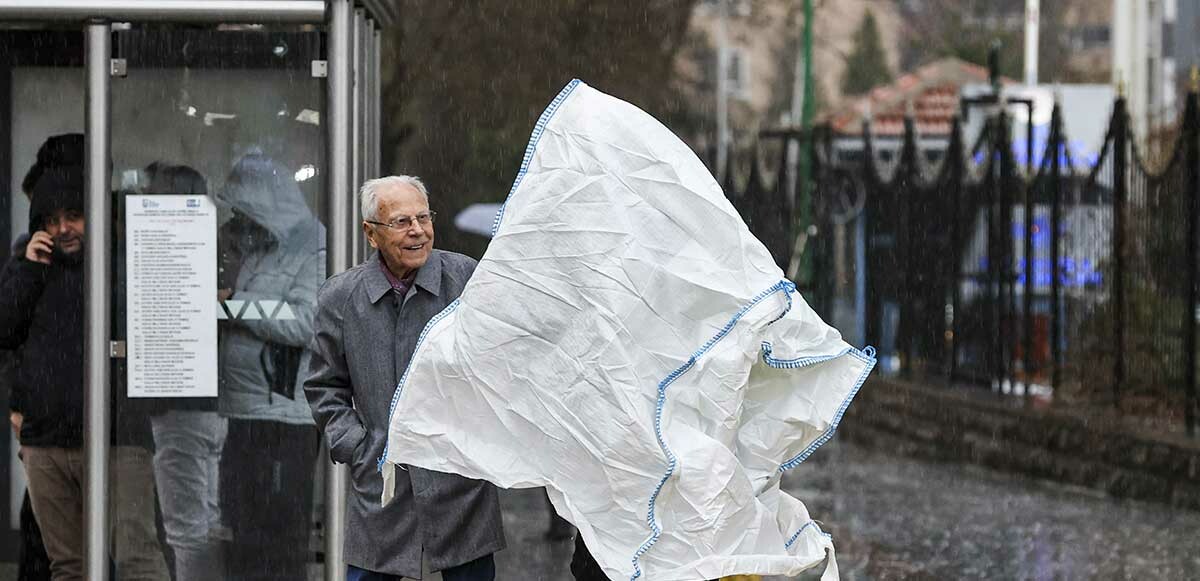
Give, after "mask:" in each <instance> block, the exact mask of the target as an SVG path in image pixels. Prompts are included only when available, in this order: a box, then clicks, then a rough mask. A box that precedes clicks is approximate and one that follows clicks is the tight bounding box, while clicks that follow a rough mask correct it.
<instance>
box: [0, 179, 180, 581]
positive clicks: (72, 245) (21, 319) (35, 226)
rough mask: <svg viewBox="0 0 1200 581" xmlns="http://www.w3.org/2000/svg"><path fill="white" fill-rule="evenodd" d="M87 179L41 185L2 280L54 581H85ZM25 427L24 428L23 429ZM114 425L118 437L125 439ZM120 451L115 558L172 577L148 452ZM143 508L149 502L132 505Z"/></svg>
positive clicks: (1, 330) (0, 337)
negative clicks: (158, 525) (19, 249)
mask: <svg viewBox="0 0 1200 581" xmlns="http://www.w3.org/2000/svg"><path fill="white" fill-rule="evenodd" d="M84 225H85V221H84V215H83V171H82V168H80V167H67V168H54V169H51V170H47V171H46V172H45V173H44V174H43V175H41V176H40V177H39V178H38V181H37V185H36V186H34V188H33V197H32V200H31V206H30V211H29V230H30V232H32V234H31V235H30V238H29V242H28V243H27V244H26V245H25V248H24V252H23V253H21V254H19V255H18V256H16V257H15V258H14V259H13V260H10V261H9V263H8V265H7V266H5V268H4V272H3V273H0V348H3V349H17V348H20V358H19V361H18V363H17V369H16V382H17V383H18V384H19V385H21V386H22V389H23V390H24V393H25V396H24V399H23V401H22V412H23V414H22V416H21V418H20V419H19V421H14V423H18V424H19V427H18V429H19V433H20V442H21V459H22V461H23V462H24V464H25V474H26V477H27V479H28V481H29V497H30V500H31V501H32V504H33V512H34V514H35V515H36V516H37V521H38V523H39V524H40V525H41V526H42V540H43V541H44V542H45V545H46V552H47V553H48V554H49V556H50V569H51V573H52V576H53V578H54V579H55V580H56V581H58V580H68V579H70V580H73V579H80V580H82V579H83V531H84V523H83V520H84V515H83V501H84V498H83V497H84V490H83V481H84V458H83V455H84V452H83V399H84V397H83V327H84V325H83V321H84V304H85V293H84V289H85V287H84V268H83V257H84V245H85V243H86V238H85V236H84ZM14 427H17V426H14ZM118 431H119V430H118V429H117V426H116V425H114V433H115V432H118ZM120 443H121V442H115V443H114V446H113V447H112V459H111V462H112V465H111V471H112V475H113V478H114V481H116V482H119V483H120V486H116V487H113V490H114V491H115V494H116V496H114V498H113V499H112V500H113V503H114V506H116V507H118V510H113V511H111V521H110V522H109V527H110V531H111V532H112V538H113V545H112V557H113V561H114V562H115V564H116V568H117V572H118V575H119V576H120V578H121V579H129V580H134V579H139V580H155V581H159V580H161V581H166V580H167V579H169V578H170V575H169V573H168V572H167V568H166V561H165V560H164V559H163V555H162V551H161V549H160V548H159V546H158V539H157V531H156V529H155V526H154V505H153V502H152V500H151V502H145V499H153V498H154V480H153V476H152V473H151V472H150V470H149V466H150V452H149V451H148V450H146V449H145V448H142V447H138V446H131V445H120ZM131 499H140V501H136V500H131Z"/></svg>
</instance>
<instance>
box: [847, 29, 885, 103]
mask: <svg viewBox="0 0 1200 581" xmlns="http://www.w3.org/2000/svg"><path fill="white" fill-rule="evenodd" d="M891 80H892V71H891V69H890V68H889V67H888V64H887V53H886V52H884V50H883V43H882V41H880V38H879V25H878V23H876V22H875V14H874V13H872V12H871V11H870V10H867V12H866V14H864V15H863V19H862V24H859V25H858V30H856V31H855V32H854V50H853V51H852V52H851V53H850V56H849V57H847V59H846V74H845V76H843V77H842V92H843V93H845V94H847V95H861V94H863V93H866V92H867V91H870V90H871V89H872V88H874V87H876V86H879V85H882V84H884V83H887V82H889V81H891Z"/></svg>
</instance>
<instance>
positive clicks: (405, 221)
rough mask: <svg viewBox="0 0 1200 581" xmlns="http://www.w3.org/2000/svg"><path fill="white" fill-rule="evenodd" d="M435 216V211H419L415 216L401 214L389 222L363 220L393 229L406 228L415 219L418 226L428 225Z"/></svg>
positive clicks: (409, 226) (410, 225)
mask: <svg viewBox="0 0 1200 581" xmlns="http://www.w3.org/2000/svg"><path fill="white" fill-rule="evenodd" d="M436 216H437V212H421V213H420V214H417V215H416V216H401V217H399V218H396V219H395V220H392V221H391V222H375V221H373V220H363V222H366V223H367V224H373V225H375V226H383V227H384V228H392V229H395V230H408V229H409V228H411V227H412V225H413V222H414V221H415V222H416V223H417V224H418V225H420V226H428V225H429V224H432V223H433V219H434V218H435V217H436Z"/></svg>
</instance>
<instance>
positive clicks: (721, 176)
mask: <svg viewBox="0 0 1200 581" xmlns="http://www.w3.org/2000/svg"><path fill="white" fill-rule="evenodd" d="M728 1H729V0H717V167H716V170H717V171H716V174H717V182H718V183H722V184H723V183H725V177H726V176H725V171H726V169H727V168H726V165H728V164H727V161H728V159H729V140H728V135H729V50H728V47H727V46H726V45H727V44H728V39H727V38H726V35H727V33H726V30H725V20H726V17H727V14H728V12H729V10H728V7H727V6H726V4H727V3H728ZM726 195H729V192H726Z"/></svg>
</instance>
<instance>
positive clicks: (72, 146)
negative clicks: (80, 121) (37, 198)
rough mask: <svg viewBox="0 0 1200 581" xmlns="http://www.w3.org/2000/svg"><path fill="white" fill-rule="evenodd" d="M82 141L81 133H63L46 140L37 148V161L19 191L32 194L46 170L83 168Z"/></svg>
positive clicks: (22, 181) (26, 175)
mask: <svg viewBox="0 0 1200 581" xmlns="http://www.w3.org/2000/svg"><path fill="white" fill-rule="evenodd" d="M83 152H84V141H83V134H82V133H64V134H62V135H53V136H51V137H49V138H47V139H46V141H45V143H42V146H41V147H39V148H38V152H37V160H36V161H35V162H34V164H33V167H30V168H29V171H28V172H27V173H26V174H25V179H23V180H21V189H22V190H24V191H26V192H30V193H32V192H33V188H34V187H35V186H37V183H38V180H39V179H41V177H42V174H44V173H45V172H46V170H48V169H51V168H56V167H70V166H79V167H83Z"/></svg>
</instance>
